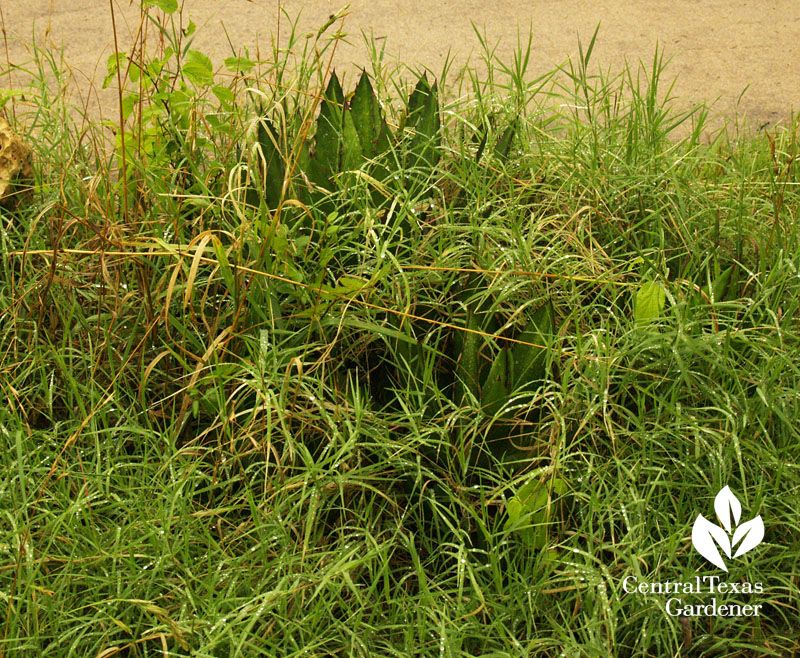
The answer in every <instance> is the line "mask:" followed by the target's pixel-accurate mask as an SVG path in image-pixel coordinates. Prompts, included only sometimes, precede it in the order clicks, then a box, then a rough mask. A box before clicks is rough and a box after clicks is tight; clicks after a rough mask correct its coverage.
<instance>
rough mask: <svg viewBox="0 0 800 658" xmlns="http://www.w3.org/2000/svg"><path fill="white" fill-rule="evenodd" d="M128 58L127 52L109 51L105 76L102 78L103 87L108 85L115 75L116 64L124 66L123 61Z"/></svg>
mask: <svg viewBox="0 0 800 658" xmlns="http://www.w3.org/2000/svg"><path fill="white" fill-rule="evenodd" d="M127 60H128V54H127V53H123V52H120V53H111V54H110V55H109V56H108V60H106V71H107V74H106V77H105V78H103V89H105V88H106V87H108V85H110V84H111V81H112V80H114V78H116V77H117V67H118V66H122V67H124V66H125V62H126V61H127Z"/></svg>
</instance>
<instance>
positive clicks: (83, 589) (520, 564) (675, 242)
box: [0, 2, 800, 658]
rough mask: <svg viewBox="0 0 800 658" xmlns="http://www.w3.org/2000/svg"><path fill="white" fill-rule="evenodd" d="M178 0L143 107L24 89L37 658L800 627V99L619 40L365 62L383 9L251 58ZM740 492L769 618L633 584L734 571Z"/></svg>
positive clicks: (14, 389) (26, 478) (433, 645)
mask: <svg viewBox="0 0 800 658" xmlns="http://www.w3.org/2000/svg"><path fill="white" fill-rule="evenodd" d="M144 5H145V6H144V7H143V9H142V26H143V29H142V30H141V31H140V32H139V38H138V40H137V42H136V43H134V44H132V46H131V47H130V48H129V50H128V52H127V53H125V52H122V49H123V48H122V46H120V49H119V51H118V52H116V53H115V54H114V55H113V56H112V57H111V58H110V59H109V62H108V77H107V78H106V83H107V85H108V86H110V87H112V88H114V87H116V88H118V89H119V99H120V108H121V109H120V118H119V120H118V121H115V122H109V123H107V124H105V125H97V124H96V123H92V122H91V121H90V120H89V119H88V117H81V116H80V113H79V112H76V111H75V109H74V108H70V107H69V103H68V102H67V99H66V98H65V97H64V96H63V95H62V91H54V90H62V89H63V88H64V86H63V85H62V84H61V83H60V81H59V80H60V76H61V75H62V71H63V70H64V69H63V65H62V62H61V61H60V60H59V59H58V57H57V56H56V55H55V54H54V53H52V52H49V51H44V50H41V49H34V50H33V51H32V52H33V61H32V62H31V63H30V65H29V66H26V67H24V72H26V73H27V74H28V75H29V76H30V78H31V82H30V86H29V88H28V89H27V90H26V91H25V98H24V100H23V99H22V98H21V97H20V96H18V95H14V96H13V99H12V100H9V102H8V103H7V104H6V106H5V109H6V111H7V113H8V112H10V110H11V108H12V105H11V103H12V102H13V103H14V105H13V110H14V112H13V114H14V117H15V125H16V126H17V129H18V130H20V131H23V132H24V134H25V138H26V139H27V140H28V141H29V143H30V144H32V146H33V148H34V152H35V171H36V180H35V181H34V184H35V196H34V200H33V201H32V202H30V203H28V204H25V205H21V206H19V207H17V208H16V209H15V210H2V211H0V212H2V214H0V221H2V232H0V236H1V237H2V253H3V259H2V272H3V276H2V277H1V278H0V308H2V314H3V315H2V325H0V355H2V357H0V358H1V359H2V361H0V371H1V372H2V373H3V376H2V378H0V388H1V389H2V397H3V399H4V400H5V401H6V403H5V404H4V405H2V407H0V433H1V434H2V439H3V450H2V452H0V454H1V455H2V459H3V466H4V468H3V470H2V474H1V475H0V477H1V478H2V481H0V510H1V511H2V515H0V519H2V520H0V527H1V528H2V535H0V554H2V555H3V557H4V560H3V564H2V565H1V566H0V599H1V601H0V610H2V614H1V615H0V627H1V628H2V634H0V655H9V656H10V655H41V656H89V655H91V656H97V657H98V658H99V657H101V656H102V657H103V658H107V657H110V656H113V655H130V656H134V655H135V656H138V655H142V656H150V655H152V656H156V655H158V656H166V655H170V656H189V655H192V656H220V655H230V656H255V655H270V656H272V655H274V656H322V655H347V656H351V655H352V656H376V655H387V656H412V655H413V656H417V655H419V656H429V655H440V656H531V655H542V656H552V657H556V656H574V657H578V656H598V657H600V656H610V655H613V656H653V655H657V656H666V655H697V656H720V657H721V656H753V655H759V656H760V655H770V656H785V655H792V653H794V652H796V651H798V649H800V636H799V635H798V632H797V628H796V623H795V619H796V617H797V614H798V600H797V594H796V591H797V587H796V586H797V583H796V573H797V560H798V555H800V553H798V539H800V513H799V512H798V506H797V504H796V502H797V500H798V498H797V492H798V486H800V474H799V473H798V470H797V463H798V457H800V454H799V453H800V448H798V446H799V445H800V444H799V443H798V439H799V438H800V436H798V429H797V428H798V426H799V421H800V416H798V408H799V407H798V404H797V400H798V394H799V392H800V369H799V368H798V360H797V358H796V354H797V349H798V336H799V335H800V328H799V327H800V325H798V299H800V295H799V293H800V243H798V223H797V211H798V208H799V207H800V204H799V203H798V201H799V199H798V188H797V185H798V182H797V181H798V169H797V167H798V165H797V163H796V154H797V135H798V125H797V123H796V122H791V123H790V124H789V125H788V126H786V127H783V128H776V129H775V130H773V131H770V132H766V133H763V134H758V135H755V136H749V137H744V136H740V135H738V134H730V135H729V134H728V133H727V132H726V131H721V132H716V133H710V132H709V130H708V127H707V124H706V119H707V112H706V110H705V108H703V107H694V108H691V109H689V110H678V109H675V106H674V102H673V99H672V98H671V95H670V93H671V90H670V89H669V88H667V85H665V79H664V69H665V64H664V61H663V58H662V54H661V53H659V52H657V53H656V55H655V57H654V59H653V61H652V62H650V63H648V64H647V65H644V64H642V65H639V66H638V67H635V66H629V67H627V68H626V69H625V70H624V71H623V72H622V73H620V74H619V75H612V74H610V73H603V72H595V69H594V67H593V65H592V62H591V54H592V50H593V46H594V43H595V39H596V38H597V34H595V35H594V36H593V38H592V39H591V41H590V43H589V45H588V47H587V48H586V49H585V50H584V48H583V46H581V47H580V52H579V56H578V58H577V59H576V60H571V61H570V62H568V63H566V64H564V65H562V66H560V67H557V68H555V69H554V70H553V71H552V72H551V73H549V74H547V75H546V76H543V77H540V78H538V79H534V80H531V77H530V75H529V73H528V70H527V69H528V63H529V57H530V52H531V44H530V42H529V43H527V44H524V43H521V44H520V46H519V48H518V50H517V53H516V55H515V57H514V58H513V61H511V62H502V61H499V60H497V59H496V58H495V57H494V56H493V55H492V49H491V47H490V46H489V45H488V44H487V43H486V41H485V40H484V39H483V38H482V37H481V36H480V35H478V43H479V45H481V46H482V48H483V49H484V52H485V53H486V56H485V62H484V63H485V68H486V70H487V72H486V73H485V74H481V75H479V74H478V73H476V72H475V71H474V70H473V69H465V70H464V71H463V72H462V74H461V75H460V76H458V77H457V78H456V82H454V83H447V82H446V80H447V79H448V78H447V73H448V71H447V70H445V71H443V72H442V74H441V75H439V76H434V75H433V74H432V72H427V73H426V74H423V75H419V74H417V73H413V74H411V73H408V72H403V71H395V70H391V69H388V68H387V67H386V66H385V65H384V63H383V62H382V60H381V52H380V51H379V50H378V49H377V48H375V46H374V42H368V43H367V47H370V48H372V54H373V56H374V64H373V68H372V71H371V72H363V73H361V74H360V75H359V76H352V77H349V76H347V75H342V74H341V72H339V73H337V72H335V71H334V70H333V67H332V65H331V61H332V58H333V55H334V52H335V49H336V46H337V43H338V42H339V41H340V40H341V38H342V33H341V31H340V28H341V24H342V19H343V15H338V16H335V17H333V18H332V20H331V21H330V22H329V23H328V24H327V25H325V26H323V27H322V28H321V29H320V30H319V31H318V32H317V33H314V34H310V35H301V34H300V33H299V32H297V30H296V24H294V23H292V22H291V21H289V27H288V28H286V27H285V25H286V24H285V23H284V28H285V29H289V31H290V34H289V39H288V46H287V47H285V48H278V47H277V46H276V47H275V48H274V49H273V52H272V54H271V57H269V58H267V59H266V60H263V61H257V60H256V59H254V58H252V57H251V56H250V54H248V53H247V52H246V51H241V52H238V51H237V52H232V53H231V56H230V57H229V58H227V59H225V60H224V62H215V61H212V60H211V59H210V58H209V57H208V56H207V55H205V54H204V53H202V52H200V51H199V50H196V49H194V48H193V43H192V40H193V38H194V36H195V33H194V25H193V24H192V23H191V22H188V23H186V22H185V18H183V17H181V16H180V14H179V13H175V12H174V3H170V2H146V3H144ZM154 43H155V44H156V45H154ZM2 73H3V72H2V71H0V74H2ZM0 79H2V75H0ZM6 97H9V98H10V97H11V96H10V95H8V94H7V95H5V96H3V98H6ZM726 485H730V487H731V488H732V489H733V490H735V491H736V493H737V495H738V496H739V498H740V499H741V500H742V504H743V506H744V507H745V508H746V510H747V514H748V515H749V516H748V517H747V518H751V517H753V516H755V515H756V514H760V515H761V516H762V518H763V519H764V522H765V525H766V527H767V531H766V535H765V538H764V541H763V543H762V544H761V545H760V546H759V547H758V549H757V550H754V551H751V552H750V553H748V554H747V556H746V557H744V558H742V559H740V560H738V561H737V562H736V563H735V564H733V563H732V564H731V565H730V571H731V573H730V574H729V579H730V580H732V581H742V580H746V581H752V582H756V581H758V582H762V583H763V585H764V593H763V595H761V596H760V598H759V599H758V601H753V602H757V603H761V604H763V612H762V615H761V616H758V617H748V618H725V617H709V618H696V619H689V618H676V617H673V616H670V615H669V614H667V611H666V609H665V598H664V597H660V596H656V595H638V594H636V595H630V594H627V593H626V592H625V591H624V589H623V586H622V583H623V581H624V579H625V578H626V577H627V576H636V577H637V578H639V579H640V580H647V581H650V582H666V581H684V580H689V579H692V578H694V577H695V576H697V575H705V574H709V573H712V571H711V570H710V567H709V564H708V563H707V562H705V561H704V560H703V559H702V558H701V557H700V556H699V555H698V554H697V553H696V552H694V551H693V550H692V549H691V541H690V536H691V528H692V523H693V521H694V519H695V518H696V517H697V515H698V513H704V514H706V515H708V514H710V510H711V509H712V508H713V499H714V496H715V494H716V493H717V492H718V491H719V490H720V489H722V488H723V487H724V486H726ZM688 599H689V600H688V601H687V602H694V603H699V602H702V601H700V600H697V601H692V600H691V599H692V597H691V596H690V597H688ZM744 599H746V597H745V596H744V595H735V594H733V595H730V596H728V597H727V599H726V600H728V602H739V603H747V602H748V601H747V600H744ZM721 602H722V601H721Z"/></svg>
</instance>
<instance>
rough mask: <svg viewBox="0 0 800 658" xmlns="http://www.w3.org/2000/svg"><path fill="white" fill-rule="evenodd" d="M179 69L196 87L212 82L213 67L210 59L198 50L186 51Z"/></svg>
mask: <svg viewBox="0 0 800 658" xmlns="http://www.w3.org/2000/svg"><path fill="white" fill-rule="evenodd" d="M181 70H182V71H183V74H184V75H185V76H186V78H187V79H188V80H189V81H190V82H193V83H194V84H196V85H197V86H198V87H205V86H207V85H212V84H214V67H213V66H212V64H211V59H209V57H208V55H205V54H203V53H201V52H200V51H199V50H189V51H187V52H186V56H185V57H184V60H183V68H182V69H181Z"/></svg>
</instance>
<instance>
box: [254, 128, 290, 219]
mask: <svg viewBox="0 0 800 658" xmlns="http://www.w3.org/2000/svg"><path fill="white" fill-rule="evenodd" d="M280 146H281V143H280V137H279V135H278V131H277V130H276V129H275V126H273V124H272V122H271V121H270V120H269V119H268V118H267V117H261V118H260V119H259V120H258V129H257V134H256V163H257V166H258V175H259V178H260V182H261V184H262V186H263V190H264V201H265V202H266V204H267V206H268V207H269V208H270V210H274V209H275V208H277V207H278V204H279V203H280V200H281V194H282V190H283V179H284V173H285V166H284V162H283V157H282V156H281V153H280Z"/></svg>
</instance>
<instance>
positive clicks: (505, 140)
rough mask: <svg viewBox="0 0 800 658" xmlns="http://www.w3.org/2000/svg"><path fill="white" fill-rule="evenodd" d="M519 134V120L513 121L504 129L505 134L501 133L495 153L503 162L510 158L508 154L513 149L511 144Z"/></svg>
mask: <svg viewBox="0 0 800 658" xmlns="http://www.w3.org/2000/svg"><path fill="white" fill-rule="evenodd" d="M516 134H517V120H516V119H515V120H514V121H512V122H511V124H510V125H509V126H508V127H507V128H506V129H505V130H504V131H503V134H502V135H500V139H499V140H497V145H496V146H495V148H494V152H495V155H496V156H497V157H498V159H499V160H500V161H501V162H505V161H506V160H508V154H509V153H510V151H511V144H512V143H513V141H514V137H515V135H516Z"/></svg>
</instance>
